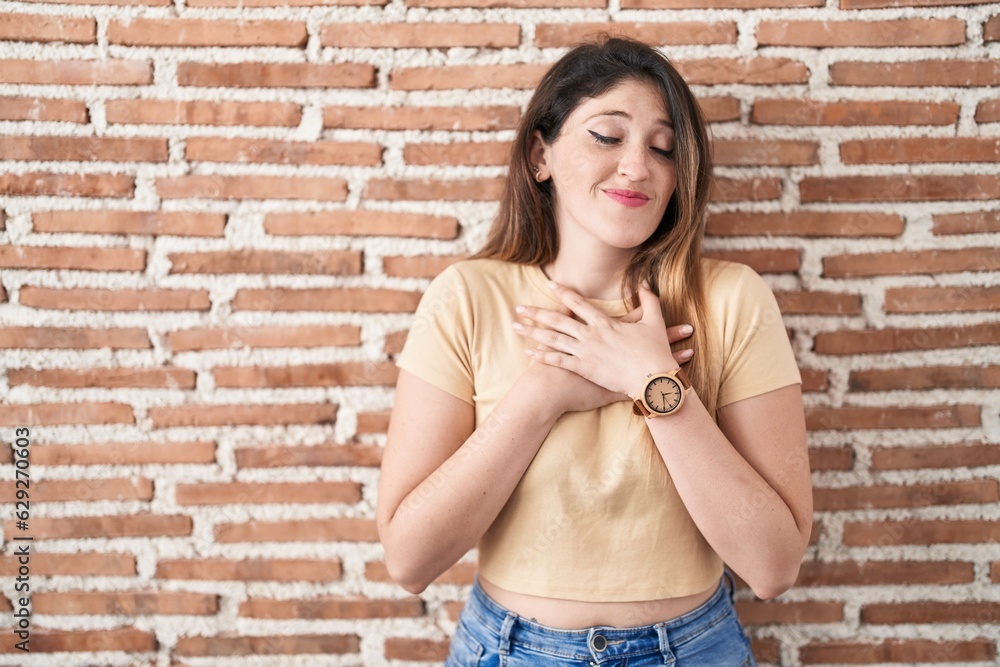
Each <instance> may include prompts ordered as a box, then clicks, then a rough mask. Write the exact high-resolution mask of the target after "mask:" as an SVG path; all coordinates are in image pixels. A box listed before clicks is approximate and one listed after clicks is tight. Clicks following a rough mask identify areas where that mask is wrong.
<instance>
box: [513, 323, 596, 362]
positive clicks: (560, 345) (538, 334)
mask: <svg viewBox="0 0 1000 667" xmlns="http://www.w3.org/2000/svg"><path fill="white" fill-rule="evenodd" d="M511 326H513V327H514V331H516V332H517V333H519V334H521V335H522V336H524V337H526V338H530V339H531V340H533V341H535V342H536V343H539V344H541V345H544V346H546V347H548V348H549V349H551V350H555V351H557V352H565V353H566V354H572V353H573V351H574V350H576V349H577V348H578V347H579V345H580V341H578V340H577V339H576V338H572V337H570V336H567V335H566V334H564V333H560V332H558V331H554V330H552V329H545V328H542V327H533V326H531V325H529V324H521V323H520V322H513V323H512V325H511Z"/></svg>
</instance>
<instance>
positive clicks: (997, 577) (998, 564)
mask: <svg viewBox="0 0 1000 667" xmlns="http://www.w3.org/2000/svg"><path fill="white" fill-rule="evenodd" d="M990 581H992V582H993V583H994V584H995V583H998V582H1000V561H993V562H992V563H990Z"/></svg>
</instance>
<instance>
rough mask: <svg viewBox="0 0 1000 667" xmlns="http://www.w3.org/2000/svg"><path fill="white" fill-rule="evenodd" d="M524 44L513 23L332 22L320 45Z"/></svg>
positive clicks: (361, 46) (370, 46)
mask: <svg viewBox="0 0 1000 667" xmlns="http://www.w3.org/2000/svg"><path fill="white" fill-rule="evenodd" d="M520 43H521V26H519V25H517V24H513V23H437V22H433V23H432V22H426V21H425V22H421V23H347V22H340V21H338V22H336V23H328V24H326V25H324V26H323V27H322V29H321V30H320V45H322V46H332V47H338V48H377V47H390V48H396V49H412V48H419V49H432V48H450V47H455V46H467V47H482V48H501V47H516V46H518V45H520Z"/></svg>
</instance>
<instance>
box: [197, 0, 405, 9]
mask: <svg viewBox="0 0 1000 667" xmlns="http://www.w3.org/2000/svg"><path fill="white" fill-rule="evenodd" d="M388 2H389V0H187V2H186V3H185V4H186V5H187V6H188V7H235V8H237V9H243V8H249V7H321V6H322V7H333V6H340V5H378V6H383V5H385V4H387V3H388Z"/></svg>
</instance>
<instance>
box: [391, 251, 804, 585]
mask: <svg viewBox="0 0 1000 667" xmlns="http://www.w3.org/2000/svg"><path fill="white" fill-rule="evenodd" d="M702 261H703V262H704V265H703V266H704V275H705V284H706V296H707V305H708V322H706V323H705V325H706V326H710V327H712V328H713V330H714V331H713V332H712V335H710V336H709V339H710V341H712V342H713V343H712V345H711V346H710V349H709V350H707V351H705V350H698V351H697V352H696V354H699V355H705V354H708V355H714V356H713V357H710V358H713V359H715V360H716V361H717V363H714V364H712V366H714V367H715V368H717V369H718V372H719V373H721V382H720V389H719V407H722V406H724V405H726V404H729V403H733V402H735V401H739V400H741V399H745V398H749V397H751V396H756V395H758V394H763V393H765V392H768V391H772V390H774V389H778V388H780V387H784V386H787V385H790V384H795V383H798V382H801V376H800V374H799V369H798V366H797V365H796V362H795V357H794V354H793V352H792V349H791V345H790V343H789V340H788V336H787V334H786V331H785V328H784V325H783V324H782V321H781V314H780V312H779V310H778V305H777V302H776V301H775V298H774V295H773V294H772V293H771V290H770V288H769V287H768V286H767V284H766V283H765V282H764V280H763V279H762V278H761V277H760V276H759V275H757V274H756V273H755V272H754V271H753V270H752V269H750V268H749V267H747V266H744V265H742V264H737V263H734V262H726V261H721V260H714V259H704V260H702ZM590 302H591V303H592V304H594V305H595V306H597V307H598V308H600V309H601V310H602V311H603V312H605V313H606V314H608V315H609V316H620V315H623V314H624V313H625V312H626V310H627V309H626V306H625V304H624V303H623V302H622V301H621V299H617V300H609V301H603V300H596V299H591V300H590ZM519 304H525V305H534V306H540V307H542V308H550V309H554V308H556V307H558V305H559V301H558V300H557V298H556V297H555V295H554V294H553V293H552V291H551V289H550V288H549V287H548V284H547V279H546V277H545V274H544V273H543V272H542V270H541V268H540V267H538V266H532V265H527V264H515V263H511V262H506V261H501V260H494V259H472V260H464V261H460V262H458V263H456V264H453V265H451V266H449V267H448V268H447V269H445V270H444V271H443V272H441V273H440V274H439V275H438V276H437V277H436V278H435V279H434V280H433V281H432V282H431V284H430V286H429V287H428V289H427V291H426V292H425V293H424V295H423V297H422V299H421V301H420V304H419V306H418V308H417V312H416V315H415V318H414V321H413V325H412V327H411V328H410V332H409V335H408V336H407V340H406V344H405V345H404V347H403V350H402V352H401V353H400V355H399V357H398V359H397V365H398V366H399V367H400V368H403V369H405V370H407V371H409V372H410V373H413V374H414V375H416V376H417V377H419V378H421V379H423V380H425V381H426V382H429V383H430V384H432V385H434V386H435V387H438V388H440V389H442V390H444V391H446V392H448V393H449V394H451V395H453V396H456V397H458V398H460V399H461V400H463V401H466V402H467V403H469V404H471V405H472V406H474V408H475V414H476V426H477V427H478V426H479V425H481V424H482V423H483V421H484V420H485V419H486V417H487V416H488V415H489V414H490V412H491V411H492V410H493V408H494V407H496V405H497V404H498V403H499V402H500V400H501V399H502V398H503V397H504V395H505V394H506V393H507V391H508V389H509V388H510V387H511V385H512V384H513V383H514V381H515V380H516V379H517V377H518V376H519V375H520V374H521V373H522V372H524V370H525V369H526V368H527V366H528V364H529V363H530V362H531V359H530V358H529V357H528V356H527V355H525V354H524V353H523V351H522V350H523V348H524V347H526V346H528V345H530V344H531V343H530V341H528V340H527V339H525V338H523V337H521V336H520V335H518V334H517V332H515V331H514V330H513V328H512V327H511V323H512V322H514V321H515V319H516V317H515V313H514V308H515V307H516V306H517V305H519ZM675 444H676V446H678V447H683V446H684V443H682V442H678V443H675ZM478 568H479V571H480V573H481V574H482V576H483V577H485V578H486V579H487V580H489V581H491V582H493V583H495V584H496V585H498V586H500V587H502V588H505V589H507V590H511V591H515V592H519V593H527V594H529V595H538V596H543V597H551V598H560V599H569V600H588V601H630V600H631V601H640V600H655V599H660V598H670V597H678V596H684V595H691V594H694V593H698V592H701V591H704V590H706V589H708V588H709V587H710V586H712V585H714V584H715V583H716V582H717V581H718V580H719V577H720V576H721V575H722V568H723V563H722V560H721V559H720V558H719V556H718V555H717V554H716V553H715V551H714V550H713V549H712V547H711V546H709V544H708V542H707V541H706V540H705V538H704V537H703V536H702V534H701V532H700V531H699V530H698V527H697V526H696V525H695V523H694V521H693V520H692V519H691V516H690V515H689V514H688V511H687V509H686V508H685V506H684V503H683V502H682V501H681V499H680V497H679V495H678V494H677V492H676V489H675V487H674V485H673V484H672V482H671V479H670V473H669V471H668V470H667V468H666V466H665V465H664V462H663V459H662V457H661V456H660V454H659V451H658V450H657V448H656V444H655V443H654V442H653V439H652V436H651V435H650V433H649V429H648V428H647V426H646V423H645V420H644V419H643V418H642V417H638V416H636V415H634V414H632V404H631V403H630V402H628V401H620V402H617V403H612V404H610V405H606V406H604V407H602V408H598V409H596V410H590V411H586V412H569V413H566V414H564V415H562V416H561V417H560V418H559V419H558V420H556V422H555V424H554V426H553V427H552V429H551V431H550V432H549V434H548V436H547V437H546V438H545V440H544V441H543V442H542V444H541V446H540V447H539V449H538V453H537V454H536V455H535V457H534V459H533V460H532V462H531V464H530V465H529V466H528V469H527V470H526V471H525V473H524V475H523V477H522V478H521V480H520V482H518V484H517V486H516V487H515V488H514V491H513V493H512V494H511V496H510V498H509V500H508V501H507V503H506V504H505V505H504V507H503V509H502V510H501V511H500V514H499V515H498V516H497V518H496V520H495V521H494V522H493V524H492V525H491V526H490V527H489V529H487V531H486V533H485V534H484V535H483V536H482V538H481V539H480V541H479V544H478Z"/></svg>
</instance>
